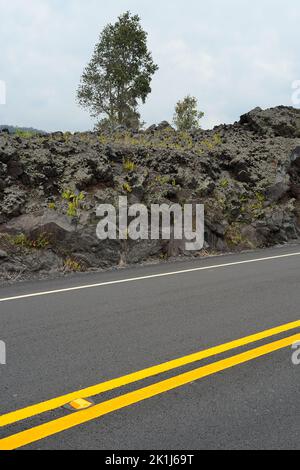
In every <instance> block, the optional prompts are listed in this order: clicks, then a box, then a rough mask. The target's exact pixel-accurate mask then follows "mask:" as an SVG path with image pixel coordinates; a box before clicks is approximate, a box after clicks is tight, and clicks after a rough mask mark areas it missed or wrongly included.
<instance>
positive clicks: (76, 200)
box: [62, 189, 85, 217]
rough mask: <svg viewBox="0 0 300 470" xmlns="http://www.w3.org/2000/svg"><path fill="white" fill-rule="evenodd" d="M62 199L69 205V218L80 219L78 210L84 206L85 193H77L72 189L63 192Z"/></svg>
mask: <svg viewBox="0 0 300 470" xmlns="http://www.w3.org/2000/svg"><path fill="white" fill-rule="evenodd" d="M62 198H63V199H64V200H65V201H67V203H68V210H67V215H68V216H69V217H78V210H79V209H80V207H81V205H82V201H84V199H85V195H84V193H83V192H80V193H78V194H77V193H75V192H73V191H71V190H70V189H67V190H66V191H64V192H63V194H62Z"/></svg>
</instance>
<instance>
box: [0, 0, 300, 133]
mask: <svg viewBox="0 0 300 470" xmlns="http://www.w3.org/2000/svg"><path fill="white" fill-rule="evenodd" d="M122 5H123V6H122V7H120V5H119V3H118V2H111V3H107V2H106V1H104V0H89V2H86V1H85V0H64V2H61V0H10V2H7V0H0V15H1V31H0V43H1V68H0V80H5V81H6V83H7V91H8V96H7V105H6V106H1V108H0V122H7V123H12V124H17V125H33V126H35V127H39V128H44V129H46V130H55V129H59V128H61V129H65V130H67V129H70V130H76V129H80V130H83V129H86V128H90V127H91V125H92V123H91V120H90V118H89V116H88V114H87V113H86V112H85V111H83V110H81V109H80V108H79V107H78V106H77V105H76V102H75V92H76V88H77V85H78V82H79V79H80V75H81V73H82V70H83V67H84V66H85V64H86V63H87V61H88V60H89V58H90V56H91V53H92V50H93V46H94V44H95V42H96V40H97V37H98V34H99V32H100V30H101V29H102V28H103V26H104V25H105V24H106V23H107V22H110V21H113V20H114V19H115V18H116V16H118V14H120V13H121V12H122V11H124V10H126V9H129V10H131V11H132V12H137V13H139V14H140V15H141V17H142V22H143V25H144V27H145V28H146V29H147V31H149V44H150V48H151V50H152V52H153V56H154V59H155V61H156V62H158V64H159V66H160V70H159V72H158V73H157V74H156V76H155V78H154V80H153V83H152V90H153V91H152V94H151V96H149V98H148V100H147V103H146V105H145V106H144V107H143V108H142V109H141V111H142V115H143V119H144V120H146V121H147V122H148V123H152V122H157V121H159V120H162V119H169V120H171V118H172V113H173V109H174V105H175V102H176V101H177V100H178V99H180V98H182V97H183V96H184V95H186V94H187V93H191V94H193V95H195V96H197V98H198V100H199V106H200V107H201V109H203V110H204V111H205V113H206V118H205V120H204V124H205V126H212V125H214V124H218V123H220V122H222V121H228V122H232V121H234V120H236V119H238V118H239V115H240V114H242V113H244V112H246V111H248V110H249V109H250V108H253V107H255V106H262V107H266V106H275V105H278V104H287V105H291V104H292V103H291V83H292V82H293V81H294V80H297V79H299V78H300V63H299V53H298V44H297V43H296V41H295V38H294V34H295V31H296V30H297V29H298V27H299V26H298V25H299V21H300V4H299V2H298V0H290V1H289V7H288V8H287V7H286V6H285V5H283V4H282V2H280V1H278V0H272V1H271V0H265V1H264V2H257V3H256V4H255V3H254V2H250V1H248V0H244V1H243V2H240V1H238V0H227V2H224V0H210V2H209V3H205V4H203V3H200V2H199V1H198V0H190V2H189V4H188V6H187V4H186V3H184V2H181V1H180V0H165V1H164V2H161V4H160V5H159V6H157V7H155V8H154V6H153V4H150V2H147V1H146V0H140V1H137V0H126V1H125V2H123V3H122Z"/></svg>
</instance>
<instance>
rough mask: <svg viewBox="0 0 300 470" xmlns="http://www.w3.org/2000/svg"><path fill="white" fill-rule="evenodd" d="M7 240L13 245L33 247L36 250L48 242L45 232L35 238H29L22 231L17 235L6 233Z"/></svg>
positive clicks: (44, 246) (43, 247) (45, 245)
mask: <svg viewBox="0 0 300 470" xmlns="http://www.w3.org/2000/svg"><path fill="white" fill-rule="evenodd" d="M7 240H8V241H9V242H10V243H11V244H12V245H14V246H20V247H22V248H34V249H36V250H43V249H45V248H47V246H49V244H50V242H49V240H48V238H47V236H46V234H40V235H39V236H38V237H37V238H36V239H31V238H28V237H27V235H25V234H24V233H20V234H18V235H8V238H7Z"/></svg>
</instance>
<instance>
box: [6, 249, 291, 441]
mask: <svg viewBox="0 0 300 470" xmlns="http://www.w3.org/2000/svg"><path fill="white" fill-rule="evenodd" d="M290 255H292V256H290ZM262 258H268V259H262ZM249 261H251V262H249ZM220 265H223V266H220ZM204 268H205V269H204ZM299 268H300V246H299V245H298V246H292V247H283V248H275V249H269V250H263V251H258V252H251V253H244V254H240V255H231V256H223V257H217V258H210V259H205V260H200V259H199V260H194V261H189V262H180V263H179V262H178V263H172V264H164V265H161V266H159V265H157V266H147V267H138V268H131V269H125V270H121V271H114V272H107V273H100V274H89V275H84V276H82V275H80V276H75V277H72V278H68V279H60V280H52V281H43V282H38V283H37V282H35V283H21V284H17V285H14V286H10V287H6V288H2V289H1V290H0V340H3V341H5V343H6V348H7V364H6V365H0V378H1V394H0V412H1V416H0V426H1V418H2V417H3V416H4V417H5V416H6V415H7V414H8V413H10V412H13V411H15V410H22V409H23V408H25V407H28V406H29V405H36V404H40V403H42V402H44V401H47V400H50V399H53V398H57V397H61V396H63V395H65V394H69V393H71V392H76V391H80V390H81V389H85V388H86V387H90V386H93V385H96V384H101V383H103V382H106V381H108V380H111V379H114V378H119V377H123V376H124V375H126V374H130V373H133V372H136V371H140V370H143V369H145V368H148V367H151V366H156V365H160V364H162V363H164V362H166V361H171V360H173V359H177V358H182V357H185V356H187V355H190V354H192V353H197V352H198V351H202V350H206V349H207V348H211V347H214V346H217V345H223V344H224V343H227V342H231V341H233V340H237V339H240V338H243V337H247V336H248V335H252V334H255V333H260V332H263V331H265V330H268V329H271V328H274V327H278V326H280V325H283V324H287V323H289V322H294V321H297V320H300V312H299V300H300V290H299V287H300V273H299ZM178 272H179V273H178ZM141 277H142V279H141ZM119 281H121V282H119ZM124 281H125V282H124ZM95 284H96V285H95ZM74 288H76V289H74ZM61 289H64V291H63V292H61V291H60V290H61ZM57 290H58V291H59V292H56V291H57ZM32 294H38V295H34V296H31V295H32ZM299 325H300V323H299ZM296 333H300V327H299V326H298V328H295V329H291V330H288V329H287V330H286V331H285V329H284V330H283V331H282V332H280V334H276V335H272V336H271V335H269V336H266V337H263V338H262V339H260V340H258V341H255V342H251V343H250V342H249V344H248V342H247V341H246V342H245V344H244V345H241V346H240V347H237V348H229V350H227V351H226V350H224V351H221V352H220V354H215V353H213V354H210V355H208V356H209V357H207V358H204V359H202V360H199V361H194V362H192V363H189V364H188V363H186V364H185V363H184V364H183V366H182V367H180V368H175V369H171V370H170V371H166V372H163V373H161V374H158V375H151V374H150V376H149V377H148V378H145V379H143V380H140V381H138V382H135V381H134V382H133V383H128V384H126V383H125V385H124V386H123V387H117V388H115V389H114V390H107V391H105V392H104V393H102V394H98V395H95V396H93V402H94V406H92V407H91V408H89V409H88V410H89V412H90V411H91V410H92V413H95V411H96V410H97V405H98V404H100V403H101V402H105V403H106V402H108V401H109V400H111V399H113V398H116V397H120V396H123V395H125V394H130V392H134V391H137V390H140V389H142V388H144V387H150V386H151V385H153V384H155V383H157V382H160V383H161V382H162V381H164V380H167V379H169V378H170V379H171V378H172V379H174V381H175V383H177V382H176V381H177V380H178V381H180V380H179V379H178V377H181V376H182V374H185V373H188V372H189V371H193V370H195V369H198V368H200V367H205V366H207V367H208V368H210V367H211V364H214V363H216V362H218V361H223V360H228V359H229V360H231V359H230V358H231V357H232V356H234V355H238V354H243V353H244V352H247V351H248V350H252V349H253V348H260V347H264V345H266V344H269V343H272V342H275V341H279V342H280V341H281V340H284V341H285V338H289V337H291V336H292V335H295V334H296ZM258 356H259V357H255V358H254V359H252V360H246V361H244V363H238V361H237V364H234V365H233V366H231V367H230V368H225V367H224V370H223V369H222V368H223V366H222V364H223V363H222V364H221V366H220V371H217V372H216V373H214V372H210V373H208V374H207V376H204V377H202V378H201V377H200V378H199V379H197V378H196V379H195V378H194V379H193V380H192V379H191V380H189V381H188V380H187V383H186V384H184V385H182V386H180V387H179V386H177V385H175V386H174V387H172V389H170V390H168V391H161V388H162V386H159V387H158V388H159V390H158V391H157V390H156V392H157V393H154V394H152V395H153V396H152V397H151V398H148V399H145V397H142V398H141V399H136V400H135V401H134V402H133V403H132V404H127V403H125V404H124V403H123V405H122V406H119V405H117V406H116V409H115V410H113V411H112V412H108V411H107V410H108V408H109V406H108V405H105V406H106V407H105V406H104V409H105V411H104V412H101V415H100V413H98V417H97V416H96V417H92V415H90V417H89V418H88V419H87V418H86V416H87V415H85V414H84V413H86V411H69V410H67V409H65V408H63V407H61V406H59V407H57V408H55V409H52V408H51V407H49V410H47V411H46V412H45V413H40V414H39V413H37V412H33V413H32V415H31V414H30V416H29V417H27V419H23V420H22V419H21V420H20V421H16V420H15V419H14V418H13V419H11V420H10V422H9V424H7V425H3V423H2V426H1V427H0V449H3V448H6V440H5V439H6V438H7V437H8V436H19V435H21V440H20V441H19V440H18V437H17V438H14V437H13V438H11V440H10V441H9V446H10V445H11V446H12V448H21V449H24V448H25V449H106V450H118V449H120V450H121V449H129V450H133V449H138V450H140V449H141V450H142V449H145V450H148V449H157V450H162V449H164V450H183V449H185V450H187V449H273V448H275V449H297V448H298V449H299V447H300V426H299V417H300V404H299V388H300V387H299V386H300V365H299V366H296V365H293V364H292V360H291V357H292V348H291V344H287V345H285V347H278V349H277V350H274V351H271V352H269V353H268V354H266V353H264V352H263V353H262V354H258ZM209 370H210V369H209ZM125 382H126V381H125ZM172 383H173V382H172ZM178 384H179V382H178ZM139 393H140V392H139ZM141 393H142V392H141ZM130 396H131V395H130ZM80 397H81V394H80V392H78V398H80ZM126 400H127V399H126ZM123 401H124V400H123ZM129 401H130V400H129ZM118 403H119V402H118ZM93 409H94V410H95V411H93ZM80 413H82V415H81V416H82V422H81V423H77V424H76V422H75V421H76V419H77V416H80ZM95 414H96V415H97V413H95ZM65 417H67V418H68V419H69V421H70V422H71V423H73V421H72V420H74V418H75V420H74V423H73V424H71V425H68V426H66V427H65V430H62V431H61V432H58V431H59V426H58V425H57V424H56V423H58V422H61V421H59V420H60V419H64V418H65ZM49 422H53V423H54V424H53V426H52V428H51V429H52V431H51V433H50V432H49V429H48V428H42V425H44V424H45V423H46V424H47V423H49ZM37 428H38V429H37ZM32 429H37V430H38V433H37V435H38V437H37V438H34V439H33V438H32V436H33V434H34V433H32V431H31V430H32ZM40 429H41V432H40ZM42 429H43V432H42ZM44 429H46V431H44ZM53 429H54V431H53ZM25 430H29V431H28V433H27V434H22V433H23V431H25ZM43 433H45V436H44V435H43ZM34 435H35V436H36V434H34ZM4 444H5V445H4Z"/></svg>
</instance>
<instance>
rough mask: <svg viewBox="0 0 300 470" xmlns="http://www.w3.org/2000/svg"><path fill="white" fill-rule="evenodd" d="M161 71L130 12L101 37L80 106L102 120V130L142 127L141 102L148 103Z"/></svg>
mask: <svg viewBox="0 0 300 470" xmlns="http://www.w3.org/2000/svg"><path fill="white" fill-rule="evenodd" d="M157 70H158V66H157V65H156V64H154V62H153V59H152V55H151V53H150V52H149V50H148V47H147V33H146V32H145V31H144V30H143V28H142V26H141V24H140V18H139V16H138V15H131V13H130V12H126V13H124V14H123V15H121V16H120V17H119V18H118V20H117V22H116V23H115V24H108V25H107V26H106V27H105V28H104V30H103V31H102V33H101V34H100V38H99V42H98V43H97V44H96V46H95V50H94V54H93V56H92V59H91V61H90V63H89V64H88V65H87V67H86V68H85V70H84V72H83V75H82V78H81V83H80V85H79V88H78V93H77V96H78V101H79V104H80V105H81V106H83V107H84V108H88V109H89V110H90V114H91V116H92V117H96V118H98V119H99V118H102V119H101V120H100V126H101V125H102V126H109V127H115V126H117V125H123V126H126V127H138V125H139V121H140V114H139V112H138V105H139V101H141V102H142V103H145V100H146V98H147V96H148V94H149V93H150V92H151V87H150V84H151V81H152V76H153V75H154V73H155V72H156V71H157Z"/></svg>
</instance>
